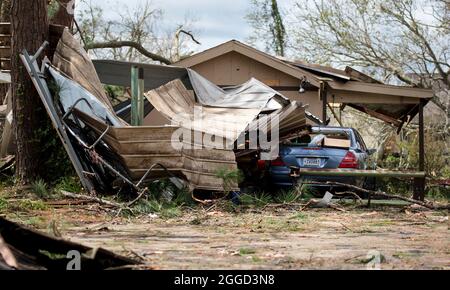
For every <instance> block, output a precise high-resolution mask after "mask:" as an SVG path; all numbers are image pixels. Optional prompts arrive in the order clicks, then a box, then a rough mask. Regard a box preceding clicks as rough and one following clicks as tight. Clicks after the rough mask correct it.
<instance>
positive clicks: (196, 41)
mask: <svg viewBox="0 0 450 290" xmlns="http://www.w3.org/2000/svg"><path fill="white" fill-rule="evenodd" d="M180 33H184V34H186V35H188V36H190V37H191V39H192V41H193V42H195V43H197V44H198V45H201V43H200V42H199V41H198V40H197V39H195V37H194V35H192V33H191V32H190V31H186V30H183V29H180V30H179V31H178V32H177V34H178V35H179V34H180Z"/></svg>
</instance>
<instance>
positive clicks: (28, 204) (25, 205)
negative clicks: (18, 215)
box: [14, 199, 48, 211]
mask: <svg viewBox="0 0 450 290" xmlns="http://www.w3.org/2000/svg"><path fill="white" fill-rule="evenodd" d="M14 206H15V208H17V209H19V210H25V211H29V210H31V211H34V210H46V209H47V208H48V207H47V205H46V204H45V203H44V202H42V201H40V200H37V201H34V200H30V199H22V200H20V201H18V203H17V204H16V205H14Z"/></svg>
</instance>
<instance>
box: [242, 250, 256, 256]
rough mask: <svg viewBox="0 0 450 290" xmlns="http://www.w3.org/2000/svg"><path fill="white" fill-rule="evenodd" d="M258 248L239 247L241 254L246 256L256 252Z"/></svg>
mask: <svg viewBox="0 0 450 290" xmlns="http://www.w3.org/2000/svg"><path fill="white" fill-rule="evenodd" d="M255 253H256V250H255V249H252V248H240V249H239V255H241V256H245V255H252V254H255Z"/></svg>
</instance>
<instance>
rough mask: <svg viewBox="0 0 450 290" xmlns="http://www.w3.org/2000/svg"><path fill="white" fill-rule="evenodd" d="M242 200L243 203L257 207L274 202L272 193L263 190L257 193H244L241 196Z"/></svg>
mask: <svg viewBox="0 0 450 290" xmlns="http://www.w3.org/2000/svg"><path fill="white" fill-rule="evenodd" d="M240 202H241V204H242V205H253V206H256V207H262V206H265V205H267V204H269V203H271V202H272V197H271V196H270V194H268V193H265V192H261V193H255V194H248V193H246V194H242V195H241V196H240Z"/></svg>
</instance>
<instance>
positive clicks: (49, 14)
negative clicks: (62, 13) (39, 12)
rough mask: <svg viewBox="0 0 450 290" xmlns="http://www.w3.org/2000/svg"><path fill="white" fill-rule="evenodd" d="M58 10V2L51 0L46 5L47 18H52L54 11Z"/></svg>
mask: <svg viewBox="0 0 450 290" xmlns="http://www.w3.org/2000/svg"><path fill="white" fill-rule="evenodd" d="M58 10H59V3H58V1H57V0H51V1H50V2H49V3H48V6H47V17H48V19H52V18H53V17H55V15H56V13H57V12H58Z"/></svg>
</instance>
